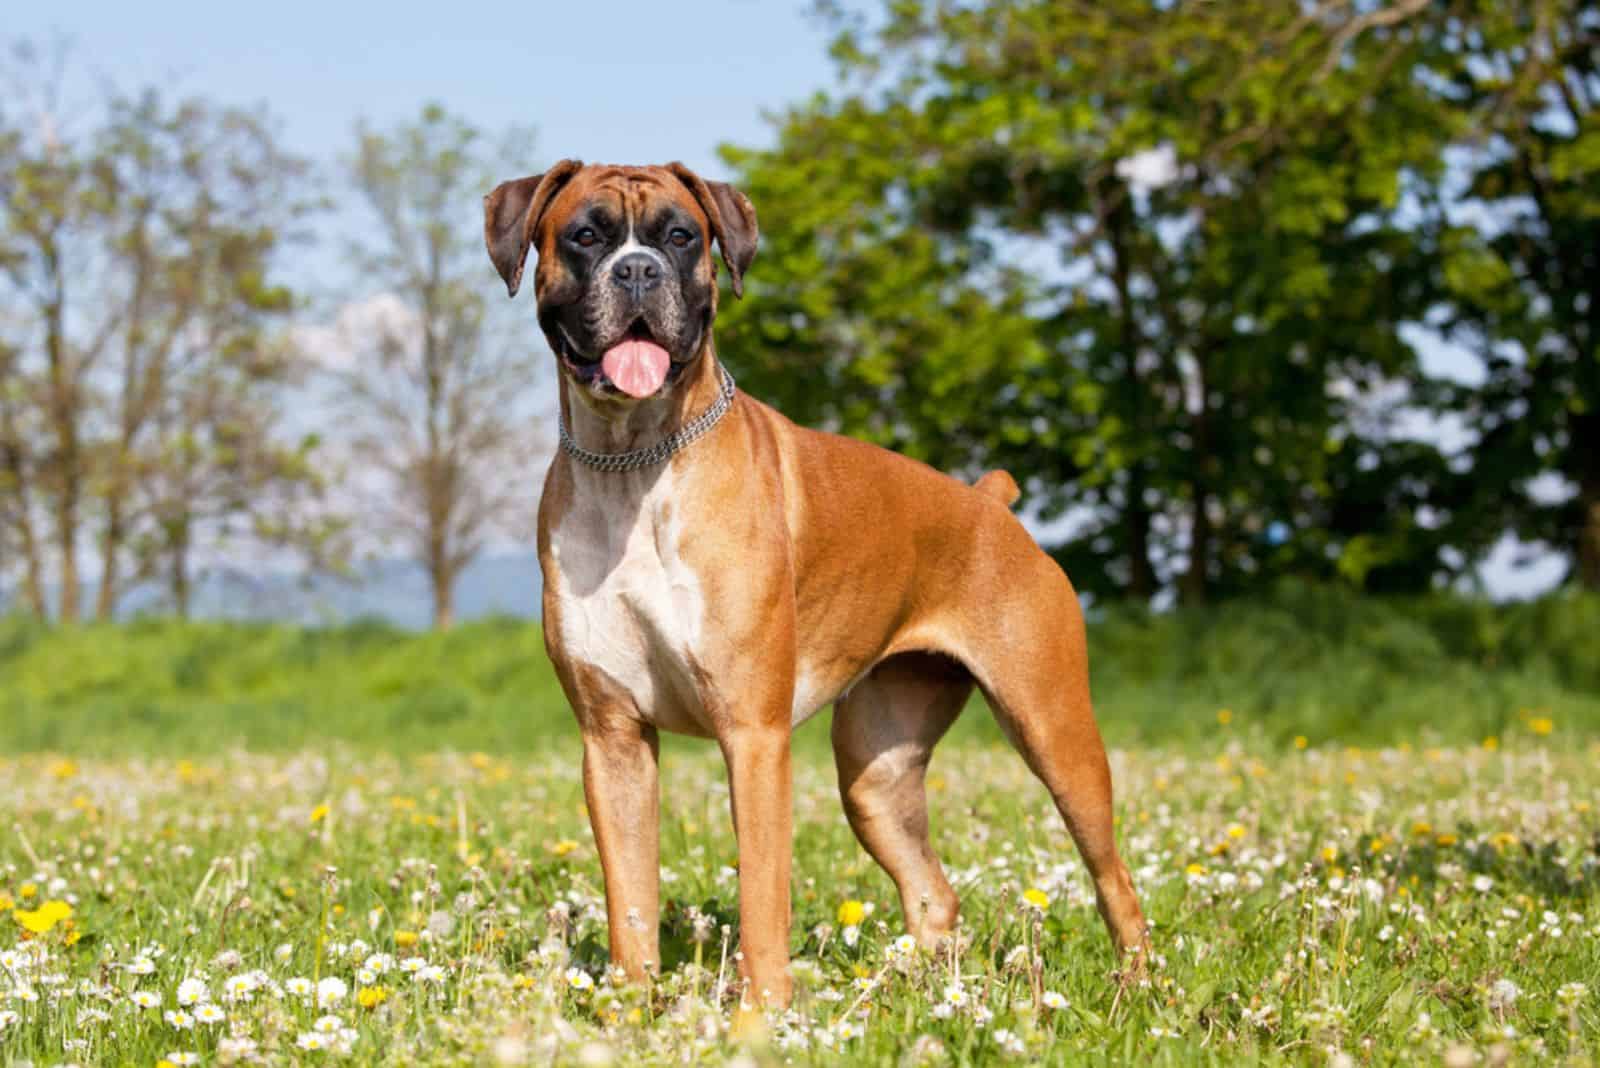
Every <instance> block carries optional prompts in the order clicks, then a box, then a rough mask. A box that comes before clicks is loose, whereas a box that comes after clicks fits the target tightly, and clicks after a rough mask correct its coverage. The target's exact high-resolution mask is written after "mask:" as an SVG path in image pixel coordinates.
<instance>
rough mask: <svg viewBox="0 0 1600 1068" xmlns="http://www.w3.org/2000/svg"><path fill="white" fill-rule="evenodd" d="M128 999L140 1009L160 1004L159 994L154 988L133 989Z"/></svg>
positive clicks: (151, 1007)
mask: <svg viewBox="0 0 1600 1068" xmlns="http://www.w3.org/2000/svg"><path fill="white" fill-rule="evenodd" d="M129 1000H130V1001H132V1002H133V1003H134V1004H135V1005H137V1006H139V1007H140V1008H141V1009H153V1008H155V1007H156V1006H158V1005H160V1004H161V995H160V994H157V993H156V992H155V991H154V990H135V991H134V992H133V993H132V994H130V995H129Z"/></svg>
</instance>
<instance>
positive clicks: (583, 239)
mask: <svg viewBox="0 0 1600 1068" xmlns="http://www.w3.org/2000/svg"><path fill="white" fill-rule="evenodd" d="M598 240H600V235H599V234H596V233H595V232H594V228H593V227H589V226H585V227H584V228H583V229H582V230H579V231H578V232H577V233H575V234H573V235H572V243H573V244H574V245H577V246H578V247H579V248H591V247H593V245H594V243H595V242H596V241H598Z"/></svg>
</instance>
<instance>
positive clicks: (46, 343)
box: [0, 44, 324, 622]
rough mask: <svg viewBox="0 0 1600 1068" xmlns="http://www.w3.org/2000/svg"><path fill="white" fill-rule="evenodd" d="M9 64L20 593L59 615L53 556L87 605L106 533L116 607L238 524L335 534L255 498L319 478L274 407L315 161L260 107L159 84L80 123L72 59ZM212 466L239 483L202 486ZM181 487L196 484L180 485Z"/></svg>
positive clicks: (9, 307)
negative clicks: (294, 239) (284, 266)
mask: <svg viewBox="0 0 1600 1068" xmlns="http://www.w3.org/2000/svg"><path fill="white" fill-rule="evenodd" d="M13 60H14V61H15V63H16V64H17V70H16V71H15V72H13V80H14V81H16V82H17V83H18V85H19V86H21V88H20V89H19V90H18V91H17V92H16V93H14V94H12V96H11V97H10V99H11V100H13V101H16V102H18V103H17V104H16V106H15V110H12V111H7V112H0V142H3V143H4V144H5V145H6V146H7V147H9V148H10V150H11V151H9V152H8V154H7V156H6V162H5V165H4V167H0V282H3V284H0V313H3V314H0V334H3V335H4V336H0V354H3V357H4V359H3V363H4V367H3V369H4V370H5V372H6V373H5V376H4V378H3V380H0V488H3V489H4V490H5V500H4V501H3V502H0V523H3V524H4V525H5V527H6V530H7V532H8V536H9V537H10V538H11V540H12V541H13V542H15V543H16V544H17V546H18V551H19V553H20V555H21V556H22V558H23V575H24V580H23V589H24V597H25V600H26V601H27V603H28V604H29V605H30V607H32V608H33V610H34V611H36V612H38V613H40V614H43V613H44V611H45V608H46V606H45V603H44V602H45V598H44V593H43V590H44V586H45V574H46V566H47V563H48V562H49V561H50V559H51V558H52V557H53V561H54V563H55V565H56V583H55V584H56V586H57V588H58V590H59V594H58V608H57V614H58V616H59V618H60V619H62V620H63V621H69V622H70V621H73V620H76V619H77V618H78V617H79V614H80V605H79V598H80V587H81V581H80V575H81V571H80V567H79V557H80V553H81V552H82V550H83V548H84V547H85V544H86V543H87V542H88V539H89V536H90V534H91V533H93V534H94V535H95V540H96V541H97V543H98V546H99V549H100V554H101V568H100V588H99V595H98V598H97V612H98V614H99V616H100V617H101V618H107V617H109V616H110V615H111V613H112V611H113V609H114V607H115V605H116V603H117V599H118V596H119V594H120V593H121V592H122V591H123V589H124V587H125V584H126V582H127V581H128V580H129V579H131V578H139V577H146V576H148V575H150V574H152V573H153V571H154V570H155V569H156V568H157V567H158V566H160V565H162V564H163V563H165V564H168V565H170V562H171V560H172V559H173V552H174V551H178V555H179V556H180V557H181V558H183V559H185V560H186V559H187V557H188V553H189V549H190V547H192V546H193V545H195V544H196V543H197V542H198V541H200V540H202V539H209V538H212V537H214V536H215V535H217V534H219V533H220V532H221V531H222V530H223V529H225V528H229V527H238V526H240V525H241V524H243V525H248V526H253V527H254V528H256V529H258V530H266V529H269V528H271V529H275V530H280V531H288V530H295V531H297V532H298V533H299V534H302V535H305V536H307V538H309V539H310V540H311V541H312V542H318V539H319V538H320V537H321V535H322V534H323V533H324V531H323V530H322V528H321V527H320V526H319V525H318V524H309V525H308V524H305V523H285V522H284V521H283V519H282V518H280V517H278V516H276V515H273V516H267V515H263V514H261V513H260V512H259V511H258V502H266V501H271V502H272V504H273V506H274V507H275V508H281V507H284V506H285V503H286V501H285V498H284V496H283V495H284V494H285V493H288V492H289V488H290V486H291V484H292V485H293V486H296V487H298V492H302V493H303V492H311V491H315V490H316V489H317V488H318V481H319V480H318V479H317V478H316V477H315V468H314V466H313V465H311V464H309V463H306V462H305V453H306V450H307V448H308V447H309V444H310V442H311V439H309V438H307V439H305V440H303V441H301V442H300V443H297V444H289V443H285V442H283V441H281V440H280V439H281V435H282V428H281V425H279V424H276V423H275V422H274V420H272V419H271V418H269V415H270V413H271V412H272V410H273V407H274V405H275V404H276V402H277V398H278V396H279V395H280V394H281V392H282V390H283V389H284V388H285V387H286V386H287V385H288V384H289V382H290V379H291V378H292V376H293V372H294V362H295V361H294V360H293V359H291V358H290V350H288V349H286V348H284V346H283V345H282V344H280V343H279V342H278V341H277V340H275V337H274V332H275V331H276V330H277V329H278V325H279V323H280V322H281V320H282V319H283V318H284V316H285V314H286V313H287V312H288V311H289V310H290V309H291V307H292V306H293V301H292V298H291V294H290V293H289V291H288V290H287V289H286V288H285V287H283V286H282V285H280V284H279V283H278V282H277V281H276V280H275V278H274V274H275V271H276V270H277V269H278V260H279V257H280V254H281V252H282V250H283V248H284V246H285V244H286V243H287V242H288V241H289V239H290V237H291V236H292V226H293V224H294V223H295V221H296V220H297V219H299V218H300V217H301V215H302V214H303V212H304V211H305V209H306V208H307V206H308V204H309V202H308V201H307V199H306V197H305V195H304V192H303V188H304V187H303V182H304V177H305V170H306V168H305V164H304V163H303V162H302V161H300V160H298V159H295V158H294V157H292V156H290V155H288V154H286V153H285V152H284V151H283V150H282V148H281V147H280V146H279V144H278V142H277V138H276V135H275V133H274V130H273V125H272V122H271V120H270V118H269V117H268V116H266V115H265V114H261V113H247V112H243V111H238V110H232V109H220V108H216V107H214V106H212V105H209V104H207V103H205V102H204V101H198V100H186V101H180V102H178V103H176V104H174V103H171V102H169V100H168V99H167V97H166V96H165V95H164V94H162V93H161V92H159V91H157V90H154V89H151V90H146V91H144V92H141V93H138V94H135V95H133V96H116V95H112V96H109V97H106V98H101V99H102V101H103V106H96V107H88V108H84V109H81V110H79V111H76V112H74V113H73V114H71V115H70V116H69V115H66V114H64V113H63V108H62V106H61V102H60V101H61V99H62V95H63V94H62V86H63V84H65V70H66V63H65V56H64V52H63V51H62V50H59V49H58V50H57V51H56V52H54V53H52V54H50V55H48V56H43V57H42V56H41V54H40V53H39V52H37V51H36V50H33V49H31V48H30V47H29V46H27V45H25V44H24V45H18V46H17V47H16V48H15V49H14V51H13ZM202 443H209V444H202ZM265 457H275V458H277V459H276V460H275V461H274V462H272V463H266V462H265V461H264V459H263V458H265ZM243 458H250V462H249V463H245V462H243ZM196 464H203V465H205V466H206V467H207V469H208V470H211V471H214V472H226V474H227V478H228V480H229V484H228V485H227V486H226V487H225V488H223V487H220V486H212V490H213V492H212V494H211V496H209V497H208V496H201V495H199V494H200V492H201V489H202V487H201V485H200V484H199V482H198V481H197V474H196V466H195V465H196ZM174 483H176V484H178V485H181V486H183V487H184V488H185V492H184V494H183V495H182V496H181V497H180V496H173V495H171V494H170V493H167V494H166V496H165V497H164V496H163V493H164V487H165V488H167V489H170V487H171V486H172V485H173V484H174ZM162 500H165V501H166V502H167V504H166V505H165V506H163V507H161V508H157V507H156V505H157V503H158V502H160V501H162ZM174 502H177V503H181V505H182V509H181V510H180V512H179V513H178V514H179V516H180V517H181V520H182V521H181V522H178V523H177V525H176V526H175V525H174V511H173V504H174ZM192 518H200V519H201V522H202V525H203V529H199V528H197V527H196V526H194V525H193V524H191V523H190V522H189V520H190V519H192ZM46 527H48V528H49V529H48V536H46V534H45V529H46ZM175 539H177V540H175ZM47 542H48V543H49V546H48V549H53V552H49V551H48V550H47V546H46V543H47ZM180 546H181V549H176V550H175V547H180ZM315 547H317V548H320V547H321V546H320V543H319V542H318V543H317V544H316V546H315ZM164 571H165V573H166V574H168V575H171V574H173V571H172V568H171V566H167V567H165V568H164ZM181 585H182V587H183V589H182V591H181V592H180V591H179V590H178V589H177V587H176V586H175V591H174V592H175V600H176V602H177V603H178V604H179V607H180V609H181V608H183V607H184V606H185V605H186V603H187V592H186V589H187V584H186V581H185V583H183V584H181Z"/></svg>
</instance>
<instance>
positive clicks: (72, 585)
mask: <svg viewBox="0 0 1600 1068" xmlns="http://www.w3.org/2000/svg"><path fill="white" fill-rule="evenodd" d="M47 255H48V258H49V261H50V266H49V269H50V275H51V281H52V293H51V297H50V299H49V302H48V303H47V304H46V305H45V347H46V351H47V353H48V355H49V358H50V402H49V409H50V422H51V424H52V429H53V430H54V431H55V439H56V455H55V457H54V460H53V466H54V468H55V471H54V474H55V483H56V486H55V489H56V502H55V503H56V507H55V528H56V529H55V535H56V551H57V553H59V554H60V556H61V602H60V606H59V608H58V610H57V617H58V618H59V619H60V620H61V622H63V623H76V622H77V620H78V592H79V591H78V498H79V496H80V494H81V492H82V486H83V472H82V471H81V470H80V468H79V465H80V463H81V462H82V456H81V454H80V451H79V448H78V411H77V408H78V405H77V397H76V395H75V394H76V392H77V391H76V388H75V383H74V382H73V381H72V378H73V375H72V371H71V368H69V367H68V366H67V362H68V354H67V326H66V283H65V279H64V277H63V268H62V264H61V259H60V256H59V255H57V254H55V252H54V251H53V250H52V251H51V252H50V253H48V254H47Z"/></svg>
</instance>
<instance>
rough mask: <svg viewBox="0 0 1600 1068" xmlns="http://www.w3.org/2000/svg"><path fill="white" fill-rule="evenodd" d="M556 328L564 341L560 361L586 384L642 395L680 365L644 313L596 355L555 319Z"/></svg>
mask: <svg viewBox="0 0 1600 1068" xmlns="http://www.w3.org/2000/svg"><path fill="white" fill-rule="evenodd" d="M557 329H558V330H559V331H560V334H561V340H562V342H563V344H562V346H561V353H560V355H561V360H562V362H563V363H565V364H566V365H567V369H568V370H569V371H570V372H571V373H572V376H573V377H574V378H576V379H577V380H578V381H579V382H581V383H583V384H584V385H586V386H590V387H594V388H599V389H602V390H607V391H610V390H615V391H616V392H619V393H624V394H626V395H628V396H630V397H636V398H644V397H649V396H651V395H653V394H654V393H655V392H656V391H658V390H659V389H660V388H661V387H662V386H663V385H664V384H665V383H666V381H667V380H668V378H670V377H671V376H672V374H673V372H675V371H678V370H679V369H680V367H679V365H677V364H675V363H674V362H673V360H672V355H671V353H669V352H668V351H667V349H666V347H665V346H664V345H662V344H661V343H660V342H659V341H657V340H656V338H655V333H654V332H653V331H652V330H651V329H650V324H649V323H647V322H646V321H645V319H644V317H643V316H639V317H638V318H636V319H634V321H633V322H632V323H630V324H629V325H628V329H627V330H626V331H625V332H624V333H623V335H622V339H621V340H619V341H618V342H617V343H616V344H614V345H612V346H611V347H610V348H608V349H606V350H605V351H604V352H602V353H601V354H600V355H599V356H590V355H588V354H587V353H585V352H584V351H583V350H582V349H581V348H579V347H578V345H577V343H576V342H575V341H573V339H572V335H571V334H569V333H568V332H567V329H566V327H564V326H561V325H560V324H559V323H558V324H557Z"/></svg>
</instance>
